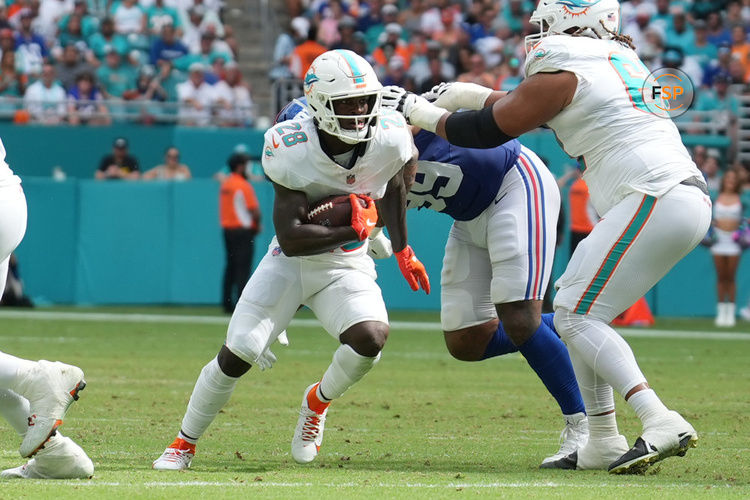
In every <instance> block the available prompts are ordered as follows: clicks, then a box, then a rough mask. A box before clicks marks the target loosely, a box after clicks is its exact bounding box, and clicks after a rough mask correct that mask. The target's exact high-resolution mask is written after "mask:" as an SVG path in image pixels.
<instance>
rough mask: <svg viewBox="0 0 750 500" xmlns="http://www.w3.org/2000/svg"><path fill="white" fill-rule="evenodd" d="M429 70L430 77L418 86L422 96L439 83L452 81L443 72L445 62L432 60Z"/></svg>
mask: <svg viewBox="0 0 750 500" xmlns="http://www.w3.org/2000/svg"><path fill="white" fill-rule="evenodd" d="M429 68H430V75H429V76H428V77H427V78H426V79H424V80H422V82H420V83H419V84H418V85H417V92H418V93H420V94H421V93H423V92H427V91H428V90H430V89H431V88H432V87H434V86H435V85H437V84H439V83H442V82H447V81H449V80H450V78H449V76H448V75H446V74H445V73H444V72H443V61H441V60H440V59H437V58H435V59H430V62H429Z"/></svg>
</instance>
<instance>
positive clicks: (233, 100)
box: [214, 61, 254, 127]
mask: <svg viewBox="0 0 750 500" xmlns="http://www.w3.org/2000/svg"><path fill="white" fill-rule="evenodd" d="M224 70H225V71H224V79H223V80H219V81H218V82H217V83H216V84H215V85H214V92H215V94H216V99H217V100H218V101H219V104H220V105H222V106H221V107H220V108H219V110H218V114H217V118H218V121H219V124H220V125H225V126H230V127H249V126H252V124H253V118H254V117H253V100H252V98H251V96H250V86H249V85H248V84H247V83H245V81H244V80H243V78H242V72H241V71H240V69H239V66H237V63H236V62H234V61H231V62H229V63H227V64H226V66H225V68H224Z"/></svg>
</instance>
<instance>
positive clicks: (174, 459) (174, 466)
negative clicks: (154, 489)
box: [151, 438, 195, 470]
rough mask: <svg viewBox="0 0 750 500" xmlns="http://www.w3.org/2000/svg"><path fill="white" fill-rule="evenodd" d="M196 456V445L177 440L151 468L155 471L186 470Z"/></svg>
mask: <svg viewBox="0 0 750 500" xmlns="http://www.w3.org/2000/svg"><path fill="white" fill-rule="evenodd" d="M194 456H195V445H194V444H191V443H188V442H187V441H185V440H184V439H180V438H177V439H175V440H174V442H173V443H172V444H170V445H169V448H167V449H166V450H164V453H162V454H161V456H160V457H159V458H157V459H156V460H154V463H153V464H151V468H153V469H155V470H185V469H187V468H188V467H190V463H191V462H192V461H193V457H194Z"/></svg>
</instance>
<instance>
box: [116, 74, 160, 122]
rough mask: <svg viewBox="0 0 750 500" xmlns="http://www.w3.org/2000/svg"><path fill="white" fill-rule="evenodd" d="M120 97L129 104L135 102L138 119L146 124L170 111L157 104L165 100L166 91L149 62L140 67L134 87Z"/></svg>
mask: <svg viewBox="0 0 750 500" xmlns="http://www.w3.org/2000/svg"><path fill="white" fill-rule="evenodd" d="M122 97H123V99H125V100H126V101H128V102H130V103H131V104H137V106H136V107H137V108H138V110H139V113H140V118H139V120H140V122H141V123H143V124H146V125H150V124H152V123H154V122H155V121H157V119H159V118H160V117H164V116H166V115H167V114H169V112H170V111H171V110H165V109H163V107H162V106H161V105H159V104H157V103H162V102H164V101H166V100H167V98H168V93H167V90H166V89H165V88H164V86H163V85H162V80H161V78H159V77H157V75H156V71H155V69H154V67H153V66H151V65H149V64H146V65H144V66H141V67H140V69H139V70H138V79H137V80H136V85H135V88H134V89H131V90H128V91H126V92H125V93H124V94H123V96H122ZM131 109H132V106H131Z"/></svg>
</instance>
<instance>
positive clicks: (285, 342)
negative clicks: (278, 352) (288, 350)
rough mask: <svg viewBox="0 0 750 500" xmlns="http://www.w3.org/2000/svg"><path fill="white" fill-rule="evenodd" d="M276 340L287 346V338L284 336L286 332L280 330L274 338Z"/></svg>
mask: <svg viewBox="0 0 750 500" xmlns="http://www.w3.org/2000/svg"><path fill="white" fill-rule="evenodd" d="M276 340H278V341H279V344H281V345H284V346H286V345H289V337H287V336H286V330H282V331H281V333H280V334H279V336H278V337H276Z"/></svg>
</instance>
